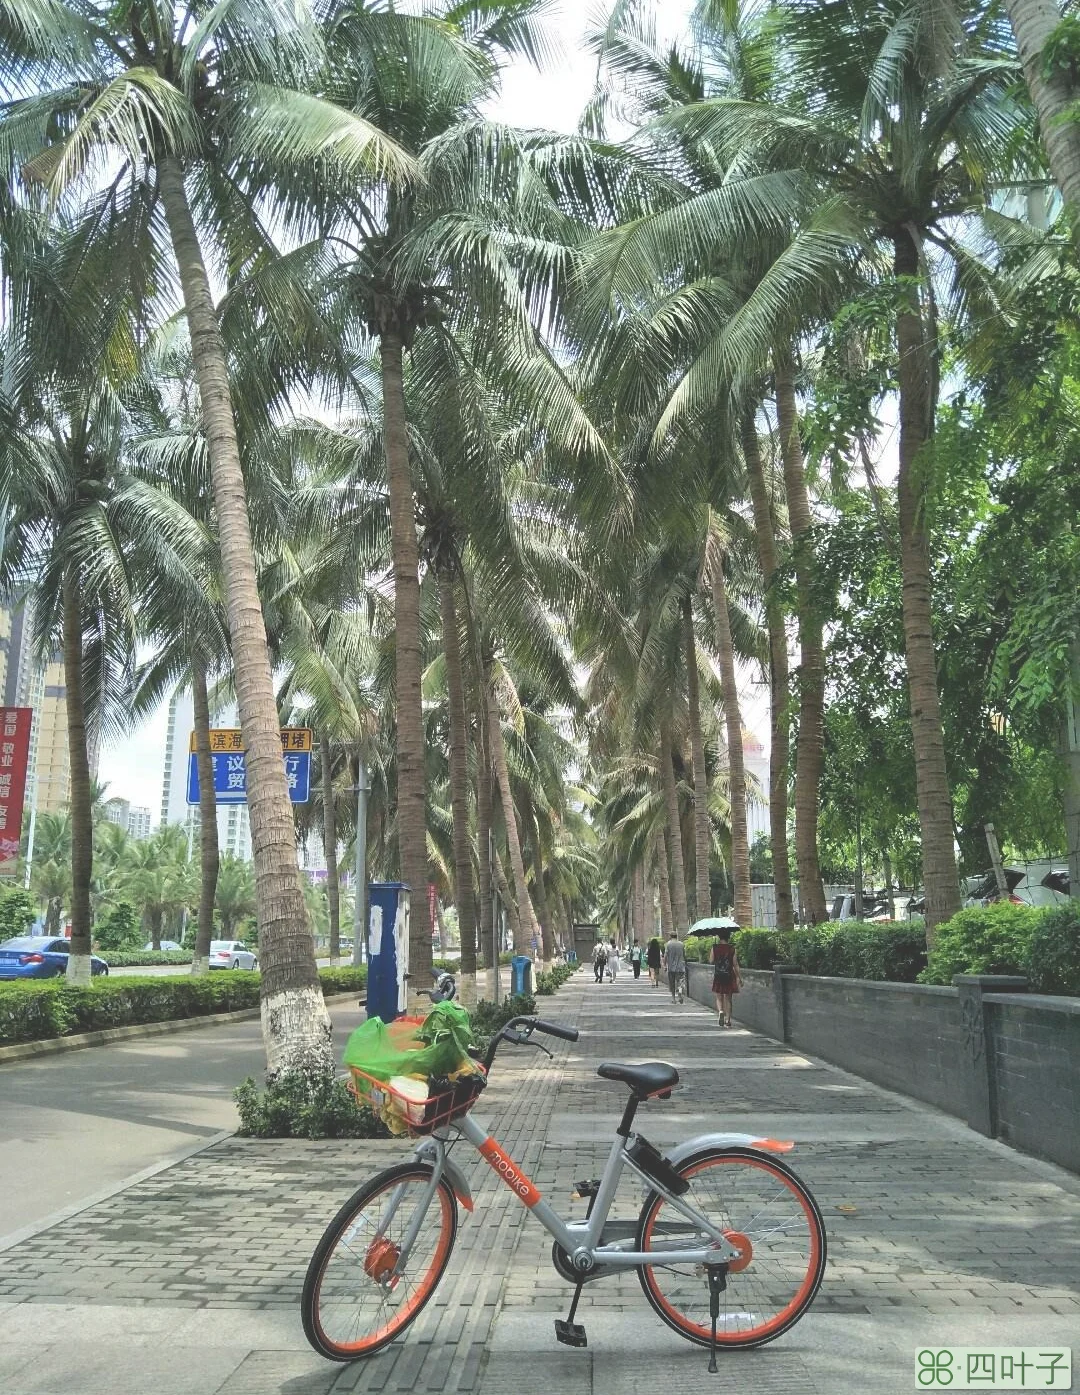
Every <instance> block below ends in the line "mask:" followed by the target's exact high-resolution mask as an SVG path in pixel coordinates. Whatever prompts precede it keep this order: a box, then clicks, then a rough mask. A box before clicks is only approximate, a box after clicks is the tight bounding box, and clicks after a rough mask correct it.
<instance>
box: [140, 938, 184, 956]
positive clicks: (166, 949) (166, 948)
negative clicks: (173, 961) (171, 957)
mask: <svg viewBox="0 0 1080 1395" xmlns="http://www.w3.org/2000/svg"><path fill="white" fill-rule="evenodd" d="M153 948H154V942H153V940H151V941H150V943H149V944H148V945H143V953H144V954H148V953H152V952H153ZM183 948H184V946H183V945H178V944H177V943H176V941H175V940H162V942H161V943H160V944H159V945H158V949H160V950H161V951H162V952H163V953H168V954H174V953H175V952H176V951H177V950H179V949H183Z"/></svg>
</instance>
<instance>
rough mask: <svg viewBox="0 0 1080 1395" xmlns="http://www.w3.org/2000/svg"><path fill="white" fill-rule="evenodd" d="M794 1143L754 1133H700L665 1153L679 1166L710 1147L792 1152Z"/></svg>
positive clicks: (670, 1160)
mask: <svg viewBox="0 0 1080 1395" xmlns="http://www.w3.org/2000/svg"><path fill="white" fill-rule="evenodd" d="M794 1147H795V1144H794V1143H791V1142H789V1141H786V1140H782V1139H778V1138H762V1137H761V1135H760V1134H754V1133H699V1134H698V1136H697V1137H696V1138H688V1139H687V1140H686V1142H685V1143H680V1144H679V1146H678V1147H677V1148H672V1150H671V1152H670V1153H667V1154H665V1156H666V1158H667V1160H668V1162H669V1163H671V1164H672V1166H673V1167H678V1166H679V1164H680V1163H684V1162H685V1161H686V1160H687V1158H692V1157H693V1156H694V1154H695V1153H702V1152H704V1151H705V1150H706V1149H708V1148H757V1149H759V1150H760V1151H761V1152H763V1153H790V1152H791V1150H792V1149H793V1148H794Z"/></svg>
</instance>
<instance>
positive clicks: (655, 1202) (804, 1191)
mask: <svg viewBox="0 0 1080 1395" xmlns="http://www.w3.org/2000/svg"><path fill="white" fill-rule="evenodd" d="M721 1167H722V1168H727V1169H730V1171H729V1172H728V1173H727V1174H726V1177H727V1178H731V1179H734V1178H735V1177H736V1176H737V1175H738V1172H739V1170H740V1169H741V1171H742V1174H743V1175H745V1176H747V1177H748V1178H749V1177H750V1170H751V1169H752V1170H753V1172H754V1173H755V1174H759V1175H760V1178H761V1179H767V1181H768V1184H769V1185H774V1184H777V1183H778V1184H779V1185H780V1187H781V1189H782V1191H783V1192H784V1193H786V1194H787V1196H788V1198H789V1199H790V1200H794V1201H796V1202H797V1203H798V1213H797V1220H796V1229H798V1228H801V1227H805V1236H806V1247H807V1255H806V1262H805V1268H803V1266H802V1263H801V1261H795V1260H793V1261H792V1262H790V1263H788V1264H785V1265H784V1268H785V1270H790V1274H787V1273H784V1274H777V1273H775V1272H773V1273H771V1274H770V1269H769V1267H770V1265H774V1266H775V1265H776V1263H777V1261H776V1260H775V1259H774V1258H773V1254H777V1255H778V1254H779V1247H778V1245H777V1244H776V1242H775V1240H774V1237H775V1235H776V1234H778V1230H777V1228H776V1227H775V1226H772V1225H771V1224H770V1222H769V1221H768V1220H766V1221H765V1222H764V1225H765V1229H764V1230H763V1232H762V1234H761V1236H760V1237H759V1241H758V1246H755V1245H754V1243H753V1242H754V1235H753V1234H751V1233H749V1232H744V1231H742V1230H741V1229H740V1226H739V1223H738V1218H737V1217H731V1224H730V1225H725V1227H724V1228H725V1230H727V1231H728V1232H729V1233H730V1234H733V1235H734V1234H738V1235H739V1236H740V1239H741V1240H747V1239H748V1240H749V1241H750V1245H749V1247H747V1248H748V1249H749V1255H748V1260H747V1263H746V1264H745V1266H744V1267H742V1268H741V1269H739V1270H738V1271H737V1272H735V1271H733V1270H729V1272H728V1275H727V1285H728V1287H727V1288H726V1289H725V1290H724V1293H723V1295H722V1298H721V1303H722V1306H721V1319H722V1321H721V1322H718V1324H717V1333H716V1346H717V1349H718V1350H722V1349H725V1348H727V1349H745V1348H748V1347H759V1346H764V1345H765V1343H766V1342H772V1341H775V1340H776V1338H777V1337H779V1336H781V1335H782V1334H783V1333H785V1332H787V1331H788V1330H789V1329H790V1328H791V1327H793V1326H794V1324H795V1323H796V1322H798V1321H799V1319H800V1318H801V1317H802V1315H803V1314H804V1313H805V1312H806V1310H807V1308H809V1306H810V1304H811V1303H812V1302H813V1301H814V1298H815V1296H816V1294H817V1291H818V1288H819V1287H820V1285H821V1280H822V1276H823V1275H824V1272H825V1262H826V1257H827V1245H826V1237H825V1223H824V1221H823V1220H822V1217H821V1211H820V1209H819V1208H818V1204H817V1202H816V1201H815V1200H814V1198H813V1196H812V1195H811V1193H810V1191H809V1189H808V1188H807V1187H806V1185H805V1183H803V1182H802V1181H801V1180H800V1179H799V1178H798V1177H797V1176H796V1174H795V1173H794V1172H793V1171H792V1170H791V1168H789V1167H788V1166H787V1165H786V1164H784V1163H782V1162H780V1161H779V1160H778V1159H776V1158H773V1157H771V1156H768V1155H767V1154H764V1153H760V1152H758V1151H757V1150H756V1149H753V1148H715V1149H706V1150H704V1151H702V1152H701V1153H696V1154H694V1156H693V1157H690V1158H687V1159H686V1161H685V1162H683V1163H682V1164H681V1165H680V1166H679V1168H678V1172H679V1175H680V1177H683V1178H685V1179H686V1180H688V1181H689V1182H690V1184H691V1188H690V1191H689V1192H688V1193H687V1194H686V1197H685V1198H684V1199H685V1200H686V1201H688V1202H689V1203H690V1204H691V1205H696V1206H697V1208H698V1209H699V1210H701V1211H702V1213H703V1214H706V1215H708V1214H709V1213H708V1211H707V1210H706V1208H705V1205H704V1204H703V1201H702V1195H701V1193H702V1188H700V1186H699V1188H698V1195H696V1196H695V1194H694V1178H695V1177H696V1178H698V1179H699V1181H700V1179H701V1177H702V1174H704V1173H705V1172H706V1171H707V1170H709V1169H716V1168H721ZM718 1180H720V1179H719V1178H718ZM777 1195H780V1193H777ZM665 1207H667V1215H666V1222H667V1226H668V1227H670V1224H671V1218H672V1217H678V1219H685V1218H683V1217H680V1216H679V1215H678V1213H677V1212H675V1211H674V1208H672V1207H670V1206H667V1203H666V1202H665V1200H664V1198H663V1197H662V1196H661V1195H660V1194H659V1192H655V1191H653V1192H650V1193H649V1194H648V1196H646V1198H645V1202H644V1205H643V1206H642V1208H641V1213H640V1215H639V1217H638V1231H637V1242H636V1243H637V1247H638V1249H639V1250H649V1249H651V1248H652V1246H651V1244H650V1238H651V1232H652V1228H653V1226H654V1224H655V1222H656V1220H657V1217H658V1216H659V1215H660V1213H661V1211H662V1210H663V1209H664V1208H665ZM761 1214H762V1209H761V1208H760V1207H759V1209H758V1210H757V1211H756V1212H754V1211H752V1212H751V1214H750V1216H748V1217H746V1218H745V1221H746V1223H748V1224H749V1222H750V1221H751V1220H753V1221H758V1218H759V1216H760V1215H761ZM710 1219H713V1217H710ZM686 1224H687V1227H688V1230H689V1229H690V1223H689V1222H686ZM758 1228H759V1229H761V1226H760V1225H759V1227H758ZM670 1238H671V1234H670V1229H668V1230H667V1235H666V1239H669V1240H670ZM688 1242H689V1243H688V1248H689V1245H690V1243H693V1242H692V1241H690V1240H689V1237H688ZM696 1243H698V1244H700V1238H698V1239H697V1241H696ZM770 1247H771V1248H770ZM755 1262H756V1263H757V1273H756V1274H753V1271H754V1268H755ZM682 1268H683V1269H684V1270H685V1269H690V1268H691V1266H683V1267H682ZM656 1271H663V1272H664V1273H665V1274H671V1275H674V1276H676V1277H681V1278H683V1279H684V1280H685V1282H683V1283H682V1284H680V1285H675V1284H674V1283H673V1282H672V1281H671V1280H668V1281H667V1287H668V1290H669V1291H668V1292H665V1291H664V1286H663V1285H662V1284H661V1282H660V1279H659V1278H658V1275H657V1272H656ZM744 1274H745V1275H752V1277H750V1278H748V1279H744V1277H743V1276H744ZM638 1278H639V1279H640V1281H641V1287H642V1289H643V1290H644V1292H645V1297H646V1298H647V1299H648V1301H649V1304H650V1305H651V1307H652V1308H653V1310H654V1311H655V1312H656V1314H657V1315H658V1316H659V1317H660V1318H661V1319H662V1321H663V1322H665V1323H666V1324H667V1325H668V1327H670V1328H672V1329H673V1330H674V1331H676V1332H678V1333H679V1335H680V1336H682V1337H685V1338H686V1339H687V1341H690V1342H694V1343H695V1344H696V1345H698V1346H704V1347H707V1346H709V1345H710V1344H711V1342H712V1332H711V1324H710V1319H709V1316H708V1285H707V1280H706V1279H705V1278H704V1275H703V1273H702V1272H694V1273H692V1274H680V1270H679V1268H678V1267H673V1266H670V1265H650V1264H643V1265H641V1266H640V1267H639V1269H638ZM769 1284H771V1285H772V1286H773V1288H774V1289H776V1290H778V1291H780V1292H784V1291H786V1289H787V1288H788V1287H790V1288H791V1289H792V1292H791V1296H790V1298H788V1299H787V1300H786V1301H784V1302H783V1303H782V1304H779V1300H775V1301H774V1300H769V1299H768V1298H767V1297H766V1295H765V1286H766V1285H769ZM676 1288H677V1289H678V1292H672V1291H671V1290H673V1289H676ZM684 1296H685V1300H688V1301H689V1300H692V1301H693V1303H694V1306H695V1307H696V1308H697V1309H698V1313H699V1314H700V1315H701V1320H697V1318H696V1317H695V1316H694V1315H692V1314H691V1313H688V1312H686V1311H683V1310H681V1309H680V1307H679V1300H680V1298H683V1297H684ZM732 1296H734V1298H735V1300H736V1302H738V1301H745V1302H748V1303H754V1302H755V1301H756V1302H758V1303H762V1304H763V1306H764V1309H765V1311H764V1312H763V1313H762V1314H761V1316H760V1320H758V1321H750V1322H746V1323H744V1322H742V1320H743V1319H754V1318H755V1317H756V1316H757V1315H756V1314H755V1313H754V1312H753V1311H750V1312H746V1311H744V1310H742V1309H738V1308H736V1309H735V1311H734V1312H733V1311H732V1310H731V1308H730V1306H729V1304H730V1302H731V1297H732ZM770 1304H771V1306H772V1307H774V1308H776V1311H772V1312H769V1311H768V1307H769V1306H770Z"/></svg>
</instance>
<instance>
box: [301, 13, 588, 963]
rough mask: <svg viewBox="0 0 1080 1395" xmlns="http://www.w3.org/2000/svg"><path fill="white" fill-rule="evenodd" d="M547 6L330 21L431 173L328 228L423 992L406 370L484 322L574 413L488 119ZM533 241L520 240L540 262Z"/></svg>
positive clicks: (372, 193)
mask: <svg viewBox="0 0 1080 1395" xmlns="http://www.w3.org/2000/svg"><path fill="white" fill-rule="evenodd" d="M540 7H541V6H540V0H488V2H487V3H484V4H482V5H469V4H467V5H464V6H461V5H457V4H454V3H445V4H443V3H440V4H439V5H437V6H432V7H430V8H429V9H428V11H427V12H426V14H425V16H424V17H423V18H420V17H417V16H412V15H409V16H406V15H400V14H396V13H394V12H391V13H390V14H389V15H387V16H385V17H376V16H374V15H372V14H371V13H369V12H368V11H367V10H366V9H357V8H355V7H351V6H343V7H342V8H340V9H333V10H332V11H331V14H330V16H329V17H328V20H327V23H326V33H327V42H328V46H329V51H330V56H331V64H330V68H331V73H332V77H331V80H330V82H329V83H328V86H327V92H328V94H329V95H330V97H331V98H332V99H334V100H336V101H340V102H341V103H342V104H355V105H356V109H357V110H362V111H363V112H364V113H365V114H367V115H370V114H374V116H375V119H376V121H377V124H378V126H379V128H380V130H382V131H385V132H387V133H388V134H389V135H391V136H393V138H394V139H395V140H396V141H397V142H398V144H399V146H400V147H402V148H403V149H406V150H408V151H409V152H410V153H411V154H412V155H413V156H415V157H416V158H417V160H418V161H419V162H420V164H421V167H422V171H423V175H424V178H423V180H422V181H417V182H416V183H414V184H410V185H409V186H408V187H407V188H406V189H399V190H394V189H389V190H388V189H387V187H386V183H385V181H384V180H381V179H379V180H375V181H369V182H368V183H367V184H354V186H353V188H352V189H351V190H350V191H349V197H348V199H347V200H346V201H342V200H341V198H340V196H338V197H337V198H336V199H335V201H334V203H333V205H332V206H331V207H330V209H329V212H328V215H327V226H328V230H329V231H331V232H332V235H333V236H334V237H335V238H336V239H337V240H338V241H339V242H340V243H341V244H343V245H346V246H347V247H348V249H349V255H348V256H347V259H346V264H345V266H344V267H343V269H342V272H341V274H340V277H339V278H338V280H339V285H340V287H341V289H342V292H343V301H344V303H345V304H347V305H349V306H351V314H352V319H353V320H354V322H355V321H357V320H358V321H359V322H360V323H361V324H363V325H364V326H365V327H366V328H367V330H368V332H369V333H370V334H371V335H372V336H373V337H374V338H375V339H376V340H377V341H378V345H379V369H380V379H381V387H382V440H383V446H384V450H385V467H386V481H387V486H388V494H389V515H390V535H391V549H392V560H393V578H394V599H395V648H394V653H395V670H396V672H395V692H396V699H397V708H396V712H397V794H398V809H397V827H398V842H399V851H400V858H401V872H402V877H403V879H404V880H405V881H406V882H407V883H409V884H410V885H411V886H412V887H413V902H412V906H413V909H412V916H411V927H410V938H411V949H410V972H411V973H412V975H413V977H414V980H415V982H417V983H420V982H422V981H423V979H424V977H425V976H426V974H427V972H428V969H429V967H430V956H431V927H430V925H429V924H428V915H427V900H426V897H425V896H423V895H421V894H420V892H421V889H423V888H426V885H427V847H426V837H425V808H426V800H425V789H424V740H423V717H422V699H421V681H422V671H423V663H422V635H421V623H420V577H419V566H420V554H419V547H418V543H417V537H416V511H415V501H414V478H413V461H412V460H411V459H410V439H409V428H410V424H411V415H412V414H411V411H410V404H409V401H408V396H407V388H406V373H405V364H404V358H405V354H406V352H407V351H408V350H410V349H411V348H412V346H413V344H414V342H415V341H416V340H417V338H418V336H420V335H421V333H422V331H424V330H425V329H426V328H430V327H432V326H434V325H436V324H438V323H440V322H442V321H443V320H444V319H447V318H448V317H453V316H454V315H460V316H462V317H464V318H466V319H467V320H469V321H471V322H473V323H474V324H475V320H476V316H477V313H478V312H480V313H483V314H484V316H485V319H487V320H489V321H490V322H491V325H492V327H493V331H494V336H493V337H494V338H495V339H497V340H498V341H499V342H500V348H502V349H503V350H504V353H505V359H504V365H505V370H506V371H509V369H510V368H511V367H512V368H514V369H516V371H517V372H518V374H519V375H520V376H522V377H524V376H525V375H530V374H531V376H529V378H528V381H529V383H530V385H531V387H532V391H533V393H534V395H535V390H536V389H535V384H536V380H537V373H536V368H537V367H541V368H543V366H544V365H547V370H548V376H549V378H550V379H551V381H552V382H554V383H555V385H556V387H557V389H560V390H561V400H563V401H565V400H566V397H567V394H566V392H565V388H564V385H563V383H562V379H561V375H560V374H559V373H558V372H557V371H556V370H555V369H554V367H553V366H552V365H551V363H550V360H549V357H548V356H547V355H546V354H544V353H543V352H542V351H541V349H540V347H539V346H538V345H537V343H536V340H535V337H534V334H533V329H532V325H531V324H530V321H529V313H528V312H529V310H530V308H531V296H530V292H531V291H532V289H533V287H532V285H530V284H528V283H526V284H525V286H524V287H523V288H522V289H520V290H519V289H517V288H516V287H515V285H514V283H515V281H517V280H518V274H517V272H516V270H515V268H514V267H513V265H512V264H511V263H510V260H509V258H508V257H507V252H506V248H507V245H508V239H506V238H505V237H503V236H502V234H503V233H505V231H506V229H505V227H499V226H493V223H497V222H498V220H499V219H500V218H501V217H502V214H501V212H499V211H498V210H500V205H502V204H505V203H507V202H508V199H509V198H510V197H511V195H516V196H517V197H518V198H519V199H520V197H521V190H522V189H524V188H532V189H541V188H542V187H543V182H542V181H540V180H535V181H534V182H533V183H532V184H531V185H528V184H526V183H524V182H523V181H520V180H517V177H516V172H515V169H514V167H513V154H514V152H513V150H512V148H511V147H512V142H510V141H507V140H505V139H503V137H502V134H501V133H499V132H498V131H496V130H494V129H493V128H486V127H485V125H484V123H483V122H482V120H481V118H480V109H481V104H482V103H483V102H485V101H486V100H488V99H489V98H490V97H491V96H492V95H493V93H494V91H495V89H496V86H497V83H498V77H499V69H500V64H501V62H502V61H503V59H504V58H505V57H506V56H507V55H509V54H512V53H514V52H523V53H528V54H531V53H535V52H537V50H538V40H537V36H536V34H535V33H534V17H535V13H536V12H537V11H538V10H539V9H540ZM508 191H509V192H508ZM493 210H496V211H495V212H493ZM535 232H536V228H535V227H528V228H525V227H520V228H516V229H514V234H515V235H516V236H518V237H519V239H520V240H521V241H522V243H523V245H525V246H526V247H527V248H530V247H531V249H532V254H533V256H534V259H535V249H536V245H537V244H536V243H535V241H534V240H533V238H534V234H535ZM526 237H527V238H528V239H529V241H528V243H526ZM524 255H529V251H528V250H526V252H525V254H524ZM533 281H535V275H534V276H533ZM509 822H512V817H511V818H510V820H509ZM509 822H508V827H509ZM519 895H520V892H519Z"/></svg>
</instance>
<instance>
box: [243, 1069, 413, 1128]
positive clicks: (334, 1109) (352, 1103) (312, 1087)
mask: <svg viewBox="0 0 1080 1395" xmlns="http://www.w3.org/2000/svg"><path fill="white" fill-rule="evenodd" d="M233 1098H234V1099H235V1100H236V1106H237V1109H238V1110H239V1112H240V1127H239V1129H238V1130H237V1132H238V1133H239V1134H240V1136H241V1137H242V1138H388V1137H389V1133H388V1131H387V1130H386V1129H385V1128H384V1127H383V1125H382V1124H381V1123H380V1122H379V1120H378V1119H377V1118H376V1117H375V1115H374V1113H373V1112H372V1110H371V1109H369V1107H368V1106H367V1105H366V1104H361V1103H360V1101H359V1100H358V1099H357V1098H356V1096H355V1095H354V1094H353V1092H352V1091H351V1090H350V1089H349V1086H348V1084H347V1082H346V1081H344V1080H339V1079H337V1078H336V1077H333V1076H331V1077H330V1078H329V1079H325V1080H312V1079H310V1078H309V1077H308V1076H306V1075H301V1074H300V1073H299V1072H289V1073H288V1074H286V1075H282V1076H280V1077H279V1078H278V1079H277V1080H275V1081H274V1082H273V1084H271V1085H267V1086H266V1087H265V1088H264V1089H260V1088H259V1087H258V1085H256V1083H255V1081H254V1080H253V1079H252V1078H251V1076H250V1075H249V1076H248V1078H247V1079H246V1080H245V1081H244V1082H243V1084H242V1085H239V1086H237V1088H236V1090H235V1091H234V1093H233Z"/></svg>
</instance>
